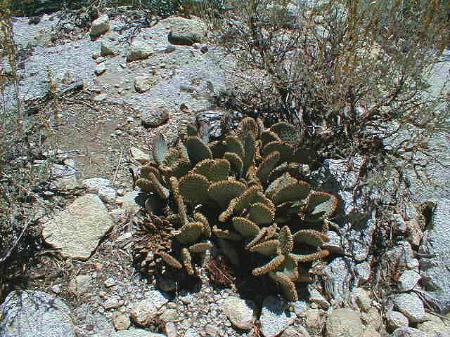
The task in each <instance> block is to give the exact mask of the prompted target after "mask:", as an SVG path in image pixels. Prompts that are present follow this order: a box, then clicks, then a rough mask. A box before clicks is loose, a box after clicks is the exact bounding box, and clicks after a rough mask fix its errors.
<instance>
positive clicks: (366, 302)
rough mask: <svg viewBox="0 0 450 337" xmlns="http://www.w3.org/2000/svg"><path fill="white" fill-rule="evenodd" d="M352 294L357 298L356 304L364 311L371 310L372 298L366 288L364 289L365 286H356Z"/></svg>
mask: <svg viewBox="0 0 450 337" xmlns="http://www.w3.org/2000/svg"><path fill="white" fill-rule="evenodd" d="M352 295H353V296H354V298H355V300H356V304H357V305H358V307H359V308H360V309H361V310H362V311H366V312H367V311H369V309H370V307H371V304H372V300H371V298H370V296H369V293H368V292H367V291H366V290H364V289H363V288H356V289H355V290H353V293H352Z"/></svg>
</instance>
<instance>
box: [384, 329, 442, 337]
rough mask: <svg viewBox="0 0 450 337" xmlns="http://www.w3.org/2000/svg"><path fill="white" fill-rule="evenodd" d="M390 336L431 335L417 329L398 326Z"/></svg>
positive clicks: (415, 336) (411, 336) (420, 336)
mask: <svg viewBox="0 0 450 337" xmlns="http://www.w3.org/2000/svg"><path fill="white" fill-rule="evenodd" d="M391 337H431V336H430V335H428V334H427V333H425V332H422V331H420V330H418V329H414V328H399V329H397V330H395V331H394V332H393V333H392V335H391ZM433 337H434V336H433Z"/></svg>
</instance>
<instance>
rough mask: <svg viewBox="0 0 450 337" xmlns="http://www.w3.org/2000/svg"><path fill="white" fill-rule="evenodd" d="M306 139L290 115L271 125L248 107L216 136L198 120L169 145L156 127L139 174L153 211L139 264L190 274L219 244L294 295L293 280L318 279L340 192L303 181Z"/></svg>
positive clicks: (240, 264)
mask: <svg viewBox="0 0 450 337" xmlns="http://www.w3.org/2000/svg"><path fill="white" fill-rule="evenodd" d="M299 140H300V138H299V134H298V132H297V130H296V128H295V127H294V126H293V125H292V124H289V123H286V122H280V123H276V124H274V125H273V126H272V127H271V128H270V129H266V128H265V127H264V125H263V124H262V122H261V121H259V120H258V121H255V120H254V119H252V118H250V117H247V118H244V119H243V120H242V121H241V122H240V124H239V127H238V129H237V130H235V131H232V130H228V131H227V132H224V133H223V135H222V136H221V137H220V138H219V139H216V140H214V141H208V134H207V133H206V132H202V130H197V129H196V128H195V127H194V126H188V130H187V137H186V138H185V140H184V141H183V142H179V143H178V145H177V146H176V147H172V148H170V149H169V148H168V146H167V144H166V142H165V140H164V137H163V136H162V135H158V136H156V138H155V140H154V143H153V160H152V161H151V162H150V163H148V164H147V165H145V166H143V167H142V168H141V171H140V177H139V179H138V180H137V181H136V185H137V186H139V187H140V189H141V191H142V192H143V194H144V199H145V210H146V212H147V214H148V216H147V217H146V220H145V221H144V222H143V224H144V225H143V228H144V231H143V232H144V234H143V233H142V232H141V233H140V234H139V241H140V242H139V244H137V245H136V252H137V256H138V260H139V263H140V267H141V270H142V271H145V272H147V273H149V274H150V275H152V274H154V273H155V272H161V273H162V274H166V275H168V274H169V275H170V274H172V275H173V272H174V271H178V272H179V273H181V274H185V275H190V276H192V275H195V274H197V273H198V271H197V269H196V267H195V266H196V264H199V266H200V265H201V261H202V259H201V256H202V255H203V253H204V252H205V251H208V250H210V249H211V248H212V247H213V246H215V247H217V248H220V249H221V250H222V254H223V255H225V256H227V257H228V258H229V260H230V262H231V263H232V264H233V265H234V267H235V268H236V269H238V271H239V272H240V273H244V274H245V273H248V274H247V275H246V277H247V278H249V277H258V278H264V277H268V278H269V279H271V280H272V281H273V282H274V283H276V284H277V285H278V286H279V287H280V289H281V290H282V292H283V293H284V295H285V296H286V298H287V299H289V300H297V299H298V295H297V290H296V285H295V282H301V281H303V282H305V281H309V280H311V276H312V275H311V274H310V267H311V263H312V262H314V261H317V260H320V259H323V258H325V257H327V256H328V255H329V254H330V252H329V251H328V250H327V249H326V248H325V247H323V245H324V244H325V243H326V242H327V241H328V240H329V239H328V236H327V234H326V232H327V227H328V220H329V219H330V218H332V217H333V215H334V213H335V211H336V209H337V198H336V197H335V196H333V195H332V194H329V193H326V192H320V191H314V190H313V188H312V186H311V185H310V184H309V183H308V182H306V181H305V180H306V179H308V176H307V174H306V173H305V172H303V170H304V168H305V167H306V165H307V163H309V162H310V161H311V160H312V159H313V157H314V153H311V151H309V150H308V149H306V148H304V147H303V146H301V145H300V144H299ZM145 233H147V235H146V234H145ZM148 233H150V235H148ZM253 295H255V294H253Z"/></svg>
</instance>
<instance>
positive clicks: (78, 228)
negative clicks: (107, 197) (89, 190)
mask: <svg viewBox="0 0 450 337" xmlns="http://www.w3.org/2000/svg"><path fill="white" fill-rule="evenodd" d="M113 225H114V222H113V220H112V218H111V217H110V215H109V214H108V210H107V209H106V207H105V205H104V204H103V202H102V201H101V200H100V198H99V197H98V196H96V195H94V194H86V195H84V196H81V197H78V198H77V199H75V201H73V202H72V203H71V204H70V205H69V206H67V208H66V209H65V210H63V211H60V212H58V213H57V214H56V215H55V216H54V217H53V218H52V219H51V220H49V221H48V222H46V223H44V224H43V229H42V236H43V237H44V240H45V241H46V242H47V244H49V245H51V246H52V247H54V248H56V249H60V253H61V255H63V256H65V257H70V258H74V259H80V260H87V259H88V258H89V257H90V256H91V254H92V252H93V251H94V250H95V248H97V245H98V243H99V241H100V239H101V238H102V237H103V236H104V235H105V234H106V232H108V230H109V229H110V228H111V227H112V226H113Z"/></svg>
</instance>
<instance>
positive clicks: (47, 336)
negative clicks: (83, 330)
mask: <svg viewBox="0 0 450 337" xmlns="http://www.w3.org/2000/svg"><path fill="white" fill-rule="evenodd" d="M0 317H1V319H0V336H2V337H75V336H76V334H75V327H74V325H73V321H72V315H71V312H70V309H69V307H68V306H67V305H66V304H65V303H64V302H63V301H62V300H61V299H59V298H56V297H54V296H51V295H49V294H47V293H44V292H42V291H32V290H27V291H13V292H12V293H10V294H9V295H8V297H7V298H6V300H5V302H4V303H3V304H2V306H1V308H0Z"/></svg>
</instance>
